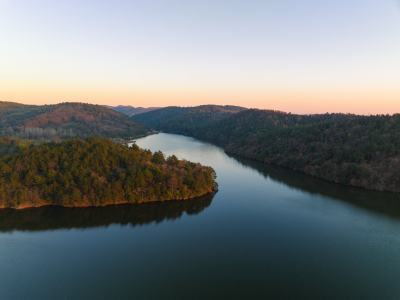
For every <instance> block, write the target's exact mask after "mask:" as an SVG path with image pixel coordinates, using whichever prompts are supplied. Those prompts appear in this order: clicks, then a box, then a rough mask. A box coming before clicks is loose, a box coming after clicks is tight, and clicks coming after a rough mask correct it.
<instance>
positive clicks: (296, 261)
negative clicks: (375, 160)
mask: <svg viewBox="0 0 400 300" xmlns="http://www.w3.org/2000/svg"><path fill="white" fill-rule="evenodd" d="M137 143H138V144H139V146H141V147H144V148H149V149H151V150H162V151H164V152H165V153H167V154H172V153H174V154H176V155H177V156H178V157H179V158H185V159H189V160H192V161H198V162H201V163H203V164H206V165H210V166H212V167H214V168H215V170H216V171H217V175H218V184H219V188H220V189H219V191H218V193H217V194H216V195H215V196H214V197H205V198H202V199H198V200H196V201H188V202H171V203H161V204H151V205H143V206H120V207H109V208H98V209H62V208H43V209H33V210H24V211H13V210H5V211H1V212H0V298H1V299H261V298H264V299H265V298H267V297H270V298H271V299H400V198H399V197H398V196H397V195H393V194H383V193H374V192H365V191H362V190H358V189H351V188H345V187H341V186H338V185H333V184H328V183H325V182H323V181H318V180H315V179H311V178H309V177H306V176H302V175H299V174H295V173H292V172H288V171H283V170H280V169H276V168H270V167H265V166H262V165H259V164H256V163H254V162H249V161H243V160H237V159H234V158H231V157H228V156H227V155H226V154H224V152H223V151H221V150H220V149H219V148H217V147H214V146H212V145H209V144H205V143H202V142H199V141H196V140H193V139H191V138H187V137H183V136H177V135H168V134H158V135H153V136H150V137H146V138H143V139H140V140H139V141H138V142H137Z"/></svg>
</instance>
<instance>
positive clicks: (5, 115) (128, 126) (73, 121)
mask: <svg viewBox="0 0 400 300" xmlns="http://www.w3.org/2000/svg"><path fill="white" fill-rule="evenodd" d="M146 132H147V130H146V128H145V127H144V126H143V125H140V124H138V123H136V122H135V121H133V120H132V119H130V118H129V117H127V116H126V115H124V114H122V113H120V112H117V111H115V110H113V109H110V108H107V107H104V106H101V105H92V104H84V103H60V104H55V105H24V104H19V103H13V102H0V136H17V137H21V138H29V139H53V138H68V137H75V136H78V137H88V136H103V137H121V138H127V137H137V136H141V135H144V134H146Z"/></svg>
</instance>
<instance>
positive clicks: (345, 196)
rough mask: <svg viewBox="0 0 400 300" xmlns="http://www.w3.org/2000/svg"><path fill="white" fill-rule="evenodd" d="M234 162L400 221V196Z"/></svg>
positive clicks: (280, 180)
mask: <svg viewBox="0 0 400 300" xmlns="http://www.w3.org/2000/svg"><path fill="white" fill-rule="evenodd" d="M235 159H236V160H237V161H239V162H240V163H241V164H242V165H244V166H247V167H251V168H252V169H255V170H257V171H258V172H259V173H260V174H262V175H263V176H265V177H269V178H271V179H272V180H274V181H278V182H281V183H283V184H285V185H287V186H289V187H291V188H296V189H299V190H301V191H304V192H307V193H310V194H315V195H321V196H326V197H329V198H333V199H335V200H340V201H344V202H347V203H349V204H351V205H354V206H357V207H359V208H362V209H366V210H368V211H371V212H374V213H380V214H384V215H386V216H389V217H392V218H396V219H400V195H399V194H398V193H388V192H377V191H368V190H364V189H360V188H354V187H348V186H343V185H340V184H334V183H330V182H327V181H324V180H320V179H317V178H313V177H311V176H307V175H304V174H301V173H298V172H293V171H290V170H286V169H283V168H279V167H274V166H269V165H265V164H262V163H259V162H255V161H252V160H248V159H243V158H238V157H235Z"/></svg>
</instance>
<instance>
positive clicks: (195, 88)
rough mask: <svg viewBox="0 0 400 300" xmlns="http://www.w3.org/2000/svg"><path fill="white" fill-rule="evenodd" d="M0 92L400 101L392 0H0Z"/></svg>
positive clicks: (194, 101) (309, 102) (227, 101)
mask: <svg viewBox="0 0 400 300" xmlns="http://www.w3.org/2000/svg"><path fill="white" fill-rule="evenodd" d="M0 26H1V27H0V41H1V42H2V47H0V101H13V102H18V103H25V104H53V103H59V102H85V103H93V104H101V105H113V106H115V105H132V106H142V107H154V106H156V107H160V106H171V105H176V106H195V105H202V104H220V105H238V106H244V107H253V108H260V109H273V110H280V111H285V112H292V113H300V114H306V113H326V112H332V113H333V112H342V113H357V114H386V113H389V114H393V113H399V112H400V6H399V1H397V0H347V1H345V0H338V1H334V2H333V1H317V0H297V1H295V0H280V1H275V0H271V1H257V0H253V1H239V0H233V1H227V0H217V1H211V0H206V1H179V0H171V1H163V0H153V1H127V0H126V1H125V0H117V1H112V2H110V1H103V0H100V1H94V0H88V1H84V2H83V1H78V0H70V1H66V0H60V1H49V0H37V1H27V0H25V1H24V0H12V1H10V0H0Z"/></svg>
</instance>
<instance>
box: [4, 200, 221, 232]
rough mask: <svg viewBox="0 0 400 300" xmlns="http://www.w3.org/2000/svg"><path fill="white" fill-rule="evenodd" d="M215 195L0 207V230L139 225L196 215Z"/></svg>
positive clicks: (208, 204)
mask: <svg viewBox="0 0 400 300" xmlns="http://www.w3.org/2000/svg"><path fill="white" fill-rule="evenodd" d="M213 196H214V195H209V196H206V197H201V198H197V199H193V200H184V201H166V202H154V203H148V204H139V205H120V206H106V207H93V208H63V207H55V206H46V207H41V208H32V209H24V210H14V209H3V210H0V231H12V230H24V231H38V230H54V229H70V228H89V227H98V226H108V225H111V224H120V225H130V226H138V225H144V224H149V223H160V222H162V221H166V220H176V219H179V218H181V217H182V216H183V215H185V214H186V215H196V214H199V213H201V212H202V211H203V210H204V209H206V208H207V207H208V206H210V204H211V201H212V199H213Z"/></svg>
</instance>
